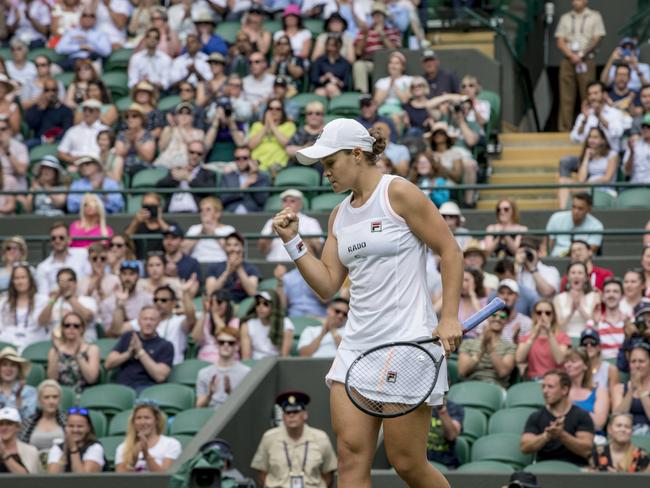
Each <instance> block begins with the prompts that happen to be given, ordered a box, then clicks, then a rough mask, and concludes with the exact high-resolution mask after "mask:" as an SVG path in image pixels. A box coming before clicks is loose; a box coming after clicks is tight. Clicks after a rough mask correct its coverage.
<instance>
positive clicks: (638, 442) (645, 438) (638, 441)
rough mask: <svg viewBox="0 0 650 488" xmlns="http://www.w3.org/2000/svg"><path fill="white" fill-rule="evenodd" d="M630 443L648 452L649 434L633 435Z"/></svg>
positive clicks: (649, 448) (649, 449) (649, 447)
mask: <svg viewBox="0 0 650 488" xmlns="http://www.w3.org/2000/svg"><path fill="white" fill-rule="evenodd" d="M632 444H634V445H635V446H637V447H640V448H642V449H645V450H646V451H647V452H650V436H649V435H633V436H632Z"/></svg>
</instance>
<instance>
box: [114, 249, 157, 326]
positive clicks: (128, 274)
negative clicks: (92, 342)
mask: <svg viewBox="0 0 650 488" xmlns="http://www.w3.org/2000/svg"><path fill="white" fill-rule="evenodd" d="M119 278H120V283H121V287H120V288H118V289H117V290H114V291H113V294H112V295H111V297H110V298H109V300H111V302H110V307H111V308H112V309H113V314H112V319H111V325H110V328H109V329H108V331H107V334H108V335H109V336H113V337H116V336H119V335H120V334H122V333H123V330H122V327H123V325H124V323H125V322H128V321H130V320H133V319H134V318H136V317H138V316H139V314H140V311H141V310H142V307H145V306H148V305H152V303H153V297H152V295H151V293H150V292H147V291H144V290H141V289H140V288H139V287H138V286H137V285H138V280H139V279H140V261H137V260H134V259H128V260H124V261H122V263H121V264H120V275H119ZM104 325H106V324H104Z"/></svg>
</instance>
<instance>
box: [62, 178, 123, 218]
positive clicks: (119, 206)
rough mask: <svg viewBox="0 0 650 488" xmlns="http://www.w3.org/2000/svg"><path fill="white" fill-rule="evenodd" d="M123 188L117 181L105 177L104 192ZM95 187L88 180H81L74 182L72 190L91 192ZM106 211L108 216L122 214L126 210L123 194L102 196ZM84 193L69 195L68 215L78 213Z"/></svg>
mask: <svg viewBox="0 0 650 488" xmlns="http://www.w3.org/2000/svg"><path fill="white" fill-rule="evenodd" d="M121 188H122V186H121V185H120V184H119V183H118V182H117V181H115V180H113V179H111V178H109V177H107V176H105V177H104V181H103V182H102V190H120V189H121ZM92 189H93V185H92V183H91V182H90V180H88V179H87V178H80V179H78V180H75V181H73V182H72V185H70V190H88V191H91V190H92ZM99 197H100V198H101V199H102V203H103V204H104V209H105V210H106V213H107V214H112V213H117V212H121V211H122V210H123V209H124V198H122V194H121V193H104V194H100V195H99ZM82 198H83V193H70V194H69V195H68V202H67V206H68V213H77V212H79V208H80V207H81V199H82Z"/></svg>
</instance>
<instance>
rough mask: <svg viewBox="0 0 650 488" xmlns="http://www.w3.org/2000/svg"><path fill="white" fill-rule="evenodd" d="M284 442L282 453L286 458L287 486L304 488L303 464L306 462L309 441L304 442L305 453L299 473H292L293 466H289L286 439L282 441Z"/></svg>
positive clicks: (289, 460)
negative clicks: (287, 469) (287, 470)
mask: <svg viewBox="0 0 650 488" xmlns="http://www.w3.org/2000/svg"><path fill="white" fill-rule="evenodd" d="M282 443H283V444H284V455H285V456H286V458H287V467H288V468H289V488H304V487H305V480H304V476H305V465H306V464H307V452H308V450H309V441H307V442H305V453H304V455H303V458H302V468H301V470H300V474H298V475H296V474H293V468H292V467H291V458H290V457H289V449H288V447H287V443H286V441H282Z"/></svg>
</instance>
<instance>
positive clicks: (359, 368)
mask: <svg viewBox="0 0 650 488" xmlns="http://www.w3.org/2000/svg"><path fill="white" fill-rule="evenodd" d="M505 305H506V304H505V303H504V302H503V300H501V299H500V298H494V299H493V300H492V301H491V302H490V303H488V304H487V305H486V306H485V307H483V308H482V309H481V310H479V311H478V312H476V313H475V314H474V315H472V316H471V317H469V318H468V319H467V320H465V322H464V323H463V333H466V332H468V331H470V330H472V329H474V328H475V327H476V326H478V325H479V324H481V323H482V322H483V321H484V320H485V319H487V318H488V317H489V316H490V315H492V314H493V313H495V312H498V311H499V310H501V309H502V308H504V307H505ZM427 346H428V347H427ZM434 348H435V349H437V350H435V351H434ZM434 352H436V356H439V358H438V359H436V358H435V357H434ZM443 360H444V354H443V353H442V351H441V349H440V340H439V339H438V338H437V337H428V338H426V339H422V340H417V341H409V342H406V341H404V342H401V341H400V342H389V343H387V344H382V345H380V346H376V347H373V348H372V349H369V350H368V351H366V352H364V353H362V354H361V355H360V356H359V357H358V358H356V359H355V360H354V362H353V363H352V365H351V366H350V369H348V373H347V375H346V376H345V391H346V392H347V394H348V397H350V400H351V401H352V403H353V404H354V406H355V407H357V408H358V409H359V410H361V411H362V412H365V413H367V414H368V415H373V416H375V417H382V418H391V417H399V416H400V415H405V414H407V413H409V412H412V411H413V410H415V409H416V408H418V407H419V406H420V405H422V403H424V402H425V400H426V399H427V398H429V395H431V392H432V391H433V388H434V386H435V385H436V381H438V373H439V372H440V366H441V365H442V362H443Z"/></svg>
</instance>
